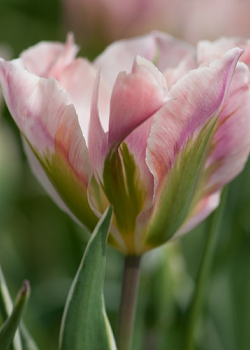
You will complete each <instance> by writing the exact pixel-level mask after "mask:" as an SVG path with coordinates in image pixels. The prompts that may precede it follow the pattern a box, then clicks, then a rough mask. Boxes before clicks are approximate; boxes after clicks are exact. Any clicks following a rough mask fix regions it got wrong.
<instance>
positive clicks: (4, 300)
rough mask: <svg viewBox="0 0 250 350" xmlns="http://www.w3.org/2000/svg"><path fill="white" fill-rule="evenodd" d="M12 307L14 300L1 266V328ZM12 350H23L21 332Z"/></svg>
mask: <svg viewBox="0 0 250 350" xmlns="http://www.w3.org/2000/svg"><path fill="white" fill-rule="evenodd" d="M12 307H13V305H12V300H11V297H10V294H9V291H8V287H7V285H6V282H5V278H4V275H3V272H2V270H1V266H0V327H1V326H2V324H3V323H4V322H5V320H6V319H7V318H8V317H9V315H10V314H11V310H12ZM10 350H23V349H22V344H21V338H20V332H19V330H17V331H16V335H15V337H14V339H13V343H12V345H11V346H10Z"/></svg>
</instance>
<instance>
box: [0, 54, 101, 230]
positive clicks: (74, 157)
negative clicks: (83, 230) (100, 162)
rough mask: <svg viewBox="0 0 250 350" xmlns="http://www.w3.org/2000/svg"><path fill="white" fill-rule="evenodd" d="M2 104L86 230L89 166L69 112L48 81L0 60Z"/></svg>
mask: <svg viewBox="0 0 250 350" xmlns="http://www.w3.org/2000/svg"><path fill="white" fill-rule="evenodd" d="M0 81H1V85H2V89H3V95H4V97H5V100H6V103H7V106H8V108H9V110H10V113H11V114H12V116H13V118H14V120H15V122H16V124H17V125H18V127H19V129H20V130H21V132H22V134H23V136H24V138H25V139H26V141H27V143H28V144H29V146H30V147H31V148H32V150H33V152H34V153H35V155H36V157H37V158H38V160H39V162H40V164H41V165H42V167H43V169H44V170H45V172H46V174H47V176H48V178H49V180H50V182H51V183H52V184H53V186H54V187H55V189H56V191H57V192H58V194H59V196H60V197H61V198H62V200H63V201H64V203H65V204H66V205H67V206H68V208H69V209H70V210H71V211H72V212H73V214H74V215H75V216H76V217H77V218H78V219H79V220H80V221H81V222H83V223H84V224H86V225H87V226H88V227H89V228H90V229H92V228H93V226H94V225H95V223H96V218H95V216H94V214H93V213H92V211H91V210H90V207H89V204H88V201H87V193H86V191H87V186H88V183H89V181H90V178H91V175H92V169H91V162H90V159H89V155H88V150H87V147H86V144H85V140H84V138H83V136H82V132H81V129H80V126H79V123H78V119H77V115H76V112H75V109H74V107H73V106H72V105H70V104H68V101H69V97H68V94H67V93H66V92H65V91H64V90H60V89H59V87H58V84H57V82H56V81H55V80H54V79H48V80H47V79H44V78H38V77H37V76H34V75H33V74H31V73H29V72H27V71H25V70H22V69H19V68H18V67H16V66H14V65H13V64H12V63H8V62H5V61H3V60H0Z"/></svg>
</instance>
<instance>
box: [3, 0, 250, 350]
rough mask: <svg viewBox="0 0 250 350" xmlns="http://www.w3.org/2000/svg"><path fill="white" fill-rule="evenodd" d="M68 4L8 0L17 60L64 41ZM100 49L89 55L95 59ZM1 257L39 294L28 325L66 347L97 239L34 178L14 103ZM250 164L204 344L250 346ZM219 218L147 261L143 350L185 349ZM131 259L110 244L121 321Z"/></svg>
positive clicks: (204, 349) (215, 276) (218, 258)
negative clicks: (208, 243) (69, 305)
mask: <svg viewBox="0 0 250 350" xmlns="http://www.w3.org/2000/svg"><path fill="white" fill-rule="evenodd" d="M61 12H62V11H61V4H60V2H59V0H43V1H37V0H36V1H34V0H22V1H21V0H0V43H4V44H5V45H7V46H8V47H9V51H10V52H11V53H12V55H13V57H14V56H17V55H18V54H19V53H20V52H21V51H22V50H24V49H26V48H27V47H29V46H30V45H33V44H35V43H36V42H38V41H41V40H64V37H65V33H66V30H65V28H63V26H62V13H61ZM92 56H93V53H91V52H88V57H92ZM0 127H1V132H4V136H3V134H0V135H1V136H0V137H1V140H0V141H1V143H0V147H1V149H0V152H2V154H3V155H4V157H3V158H4V161H2V158H0V161H1V165H0V166H1V168H0V172H1V173H0V181H1V182H0V191H1V193H0V263H1V265H2V268H3V271H4V273H5V277H6V280H7V283H8V285H9V288H10V291H11V294H12V296H13V295H15V294H16V291H17V290H18V288H19V286H20V284H21V283H22V281H23V280H24V279H28V280H29V281H30V283H31V287H32V293H31V300H30V303H29V306H28V310H27V312H26V315H25V322H26V324H27V326H28V328H29V330H30V332H31V334H32V335H33V337H34V338H35V340H36V342H37V344H38V345H39V347H40V349H47V350H52V349H56V348H57V343H58V334H59V327H60V320H61V316H62V311H63V306H64V303H65V300H66V296H67V293H68V289H69V286H70V284H71V281H72V279H73V277H74V275H75V272H76V270H77V267H78V265H79V263H80V260H81V257H82V254H83V251H84V248H85V246H86V243H87V241H88V238H89V235H88V234H87V233H85V232H84V231H83V230H82V229H81V228H80V227H78V226H77V225H76V224H75V223H73V222H72V220H71V219H70V218H69V217H68V216H67V215H66V214H64V213H63V212H61V211H60V210H59V209H58V208H57V207H56V205H55V204H54V203H53V202H52V200H51V199H50V198H49V197H48V196H47V195H46V193H45V192H44V190H43V189H42V188H41V186H40V185H39V183H38V182H37V180H36V179H35V178H34V177H33V175H32V174H31V171H30V169H29V166H28V164H27V161H26V158H25V156H24V153H23V151H22V145H21V140H20V136H19V132H18V130H17V128H16V127H15V125H14V123H13V121H12V119H11V117H10V116H9V113H8V111H7V109H6V107H4V108H3V111H2V116H1V119H0ZM249 177H250V162H248V164H247V166H246V168H245V170H244V171H243V172H242V173H241V174H240V175H239V176H238V178H237V179H235V180H234V181H233V182H232V183H231V184H230V187H229V193H228V200H227V206H226V210H225V213H224V216H223V222H222V229H221V232H220V235H219V237H218V245H217V247H216V253H215V259H214V263H213V266H212V272H211V278H210V281H209V287H208V289H207V293H206V296H205V303H204V308H203V313H202V315H201V316H200V319H199V322H198V324H197V328H196V339H197V349H198V350H213V349H216V350H235V349H237V350H249V343H250V333H249V328H250V317H249V315H250V215H249V213H250V181H249ZM209 220H211V218H208V220H207V221H206V222H204V223H202V224H201V225H200V226H199V227H198V228H196V229H195V230H193V232H192V233H189V234H188V235H186V236H183V237H182V238H180V239H179V240H178V241H176V242H172V243H170V244H168V246H166V247H162V248H159V249H157V250H154V251H152V252H150V253H147V254H146V255H145V256H144V257H143V264H142V265H143V266H142V275H141V281H140V291H139V302H138V310H137V320H136V332H135V339H134V349H133V350H142V349H145V350H151V349H158V350H166V349H171V350H183V349H184V343H183V341H184V338H185V330H186V322H187V309H188V305H189V302H190V300H191V297H192V293H193V290H194V283H195V278H196V275H197V271H198V267H199V264H200V261H201V256H202V252H203V249H204V244H205V237H206V234H207V230H208V228H209V227H210V226H209ZM122 265H123V258H122V256H121V255H120V254H119V253H118V252H116V251H114V250H113V249H111V248H109V250H108V260H107V268H106V282H105V300H106V306H107V311H108V315H109V318H110V321H111V324H112V327H113V328H115V327H116V314H117V309H118V304H119V296H120V288H121V285H120V284H121V278H122V276H121V275H122Z"/></svg>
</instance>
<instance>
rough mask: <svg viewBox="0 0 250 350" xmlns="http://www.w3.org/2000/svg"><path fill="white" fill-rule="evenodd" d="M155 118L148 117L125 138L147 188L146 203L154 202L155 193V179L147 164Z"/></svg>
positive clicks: (141, 179)
mask: <svg viewBox="0 0 250 350" xmlns="http://www.w3.org/2000/svg"><path fill="white" fill-rule="evenodd" d="M152 122H153V118H149V119H147V120H146V121H145V122H144V123H142V124H141V125H140V126H139V127H138V128H136V129H135V130H133V131H132V132H131V133H130V134H129V135H128V136H127V137H126V139H125V142H126V144H127V146H128V149H129V151H130V153H131V154H133V157H134V160H135V163H136V165H137V167H138V169H139V173H140V181H141V182H144V184H145V186H144V187H145V188H147V201H146V204H145V205H147V204H152V199H153V194H154V179H153V176H152V174H151V172H150V171H149V168H148V166H147V164H146V148H147V140H148V137H149V134H150V130H151V126H152Z"/></svg>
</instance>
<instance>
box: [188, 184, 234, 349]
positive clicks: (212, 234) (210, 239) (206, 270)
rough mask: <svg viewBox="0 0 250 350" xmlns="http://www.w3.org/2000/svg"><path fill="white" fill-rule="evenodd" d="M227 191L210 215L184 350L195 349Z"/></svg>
mask: <svg viewBox="0 0 250 350" xmlns="http://www.w3.org/2000/svg"><path fill="white" fill-rule="evenodd" d="M226 196H227V189H225V190H224V191H223V194H222V198H221V203H220V206H219V208H218V209H217V210H216V211H215V212H214V213H213V214H212V215H213V217H212V218H211V221H210V222H211V226H210V227H209V232H208V236H207V241H206V244H205V248H204V252H203V256H202V260H201V264H200V267H199V271H198V275H197V280H196V289H195V293H194V296H193V300H192V302H191V306H190V310H189V318H188V323H187V325H188V326H187V337H186V346H185V349H186V350H194V349H195V340H194V333H195V327H196V324H197V319H198V317H199V315H200V312H201V310H202V306H203V301H204V297H205V292H206V289H207V285H208V280H209V276H210V272H211V268H212V262H213V258H214V254H215V250H216V243H217V238H218V233H219V229H220V226H221V225H220V224H221V219H222V216H223V210H224V206H225V202H226Z"/></svg>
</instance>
